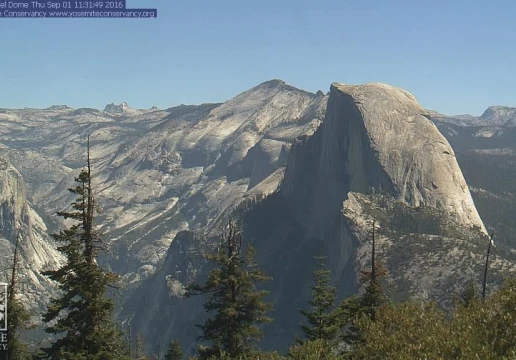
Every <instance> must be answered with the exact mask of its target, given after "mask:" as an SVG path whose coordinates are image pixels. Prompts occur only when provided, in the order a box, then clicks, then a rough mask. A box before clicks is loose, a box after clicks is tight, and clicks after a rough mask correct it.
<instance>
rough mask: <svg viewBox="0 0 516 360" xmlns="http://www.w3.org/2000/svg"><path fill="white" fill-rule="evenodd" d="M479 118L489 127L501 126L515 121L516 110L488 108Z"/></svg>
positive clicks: (507, 107)
mask: <svg viewBox="0 0 516 360" xmlns="http://www.w3.org/2000/svg"><path fill="white" fill-rule="evenodd" d="M480 118H481V119H482V120H484V121H486V122H489V123H490V124H491V125H503V124H505V123H507V122H509V121H511V120H512V121H514V120H516V108H515V107H509V106H489V107H488V108H487V109H486V110H485V111H484V113H483V114H482V115H481V116H480Z"/></svg>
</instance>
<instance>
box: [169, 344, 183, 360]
mask: <svg viewBox="0 0 516 360" xmlns="http://www.w3.org/2000/svg"><path fill="white" fill-rule="evenodd" d="M182 359H183V350H181V344H179V341H177V340H174V341H171V342H170V343H169V344H168V350H167V353H166V354H165V360H182Z"/></svg>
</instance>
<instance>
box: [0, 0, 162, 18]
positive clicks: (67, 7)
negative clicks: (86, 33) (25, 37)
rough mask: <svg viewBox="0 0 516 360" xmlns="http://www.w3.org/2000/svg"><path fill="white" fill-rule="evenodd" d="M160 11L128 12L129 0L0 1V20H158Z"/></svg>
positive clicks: (132, 10) (135, 10) (137, 10)
mask: <svg viewBox="0 0 516 360" xmlns="http://www.w3.org/2000/svg"><path fill="white" fill-rule="evenodd" d="M157 16H158V11H157V10H156V9H128V8H127V7H126V0H90V1H76V0H0V18H133V19H134V18H155V17H157Z"/></svg>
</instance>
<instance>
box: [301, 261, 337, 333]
mask: <svg viewBox="0 0 516 360" xmlns="http://www.w3.org/2000/svg"><path fill="white" fill-rule="evenodd" d="M316 259H317V260H319V262H318V264H317V269H316V270H314V271H313V276H314V282H315V284H314V285H313V286H312V287H311V290H312V300H310V301H309V304H310V306H311V309H310V310H301V314H303V316H304V317H305V318H306V320H307V321H308V324H309V325H301V329H302V330H303V332H304V334H305V337H306V339H307V340H310V341H313V340H324V341H333V340H334V339H335V337H336V334H337V332H338V331H339V328H340V326H339V313H338V312H336V311H334V310H333V309H332V308H333V306H334V305H335V298H336V288H335V287H333V286H330V280H331V279H330V273H331V272H330V271H329V270H326V269H325V264H324V261H323V260H324V257H316Z"/></svg>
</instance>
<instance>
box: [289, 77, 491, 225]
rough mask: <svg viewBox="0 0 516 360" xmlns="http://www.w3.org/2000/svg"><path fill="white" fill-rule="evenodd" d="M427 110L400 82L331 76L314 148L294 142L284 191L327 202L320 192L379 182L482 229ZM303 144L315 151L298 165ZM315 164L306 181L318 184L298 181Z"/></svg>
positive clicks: (410, 199)
mask: <svg viewBox="0 0 516 360" xmlns="http://www.w3.org/2000/svg"><path fill="white" fill-rule="evenodd" d="M424 113H425V111H424V110H423V109H422V108H421V107H420V106H419V104H418V103H417V101H416V99H415V98H414V97H413V96H412V95H411V94H409V93H408V92H406V91H404V90H402V89H398V88H395V87H392V86H389V85H385V84H368V85H360V86H352V85H344V84H337V83H336V84H333V85H332V87H331V94H330V99H329V101H328V107H327V112H326V118H325V121H324V123H323V125H322V126H321V128H320V129H319V131H318V134H316V136H315V137H314V139H310V142H311V145H310V147H311V148H310V149H306V146H305V148H303V149H299V148H297V149H294V150H293V154H292V157H291V158H290V159H289V167H288V170H287V173H286V175H285V184H284V185H285V186H284V189H285V193H286V194H287V196H289V197H291V198H297V197H298V196H299V195H300V194H299V193H297V192H298V191H301V193H306V192H309V193H311V194H312V195H313V197H314V198H315V199H314V200H313V201H315V202H316V203H317V202H319V203H320V202H324V203H327V201H326V200H321V199H325V198H329V199H330V201H331V198H334V197H335V194H336V193H339V194H341V195H340V196H339V199H338V200H339V201H341V200H342V199H343V198H344V197H345V194H346V193H347V192H349V191H356V192H362V193H367V192H369V191H370V190H371V188H373V187H374V188H376V189H377V190H378V189H379V188H381V189H382V190H385V191H387V192H388V193H390V194H391V195H394V196H395V197H397V198H398V199H399V200H402V201H404V202H405V203H406V204H408V205H409V206H412V207H418V206H422V205H426V206H431V207H435V208H438V209H442V210H445V211H448V212H449V213H451V214H453V216H454V217H455V219H454V220H455V221H457V222H458V223H460V224H462V225H465V226H467V227H471V226H477V227H479V228H481V229H482V230H483V229H484V226H483V224H482V221H481V219H480V217H479V215H478V213H477V210H476V208H475V206H474V204H473V200H472V198H471V195H470V193H469V190H468V186H467V184H466V181H465V180H464V177H463V175H462V172H461V170H460V168H459V166H458V164H457V161H456V159H455V155H454V152H453V150H452V148H451V147H450V145H449V144H448V141H447V140H446V139H445V138H444V137H443V136H442V135H441V133H440V132H439V131H438V130H437V128H436V126H435V125H434V124H433V123H432V122H431V121H430V120H428V119H427V118H426V117H424V116H423V115H422V114H424ZM306 152H311V153H312V155H311V156H310V158H311V160H312V161H313V164H311V166H310V167H308V166H306V163H304V162H303V160H301V169H300V168H299V166H300V165H299V162H300V159H298V158H299V157H301V159H304V157H305V156H304V155H305V153H306ZM296 155H297V156H296ZM299 155H301V156H299ZM303 165H305V166H304V168H303ZM313 166H315V167H313ZM315 168H316V169H317V171H315V172H314V175H311V176H312V177H314V176H315V177H314V179H313V180H312V182H311V183H310V184H307V185H308V186H310V187H312V186H315V189H316V190H315V192H313V191H311V190H309V189H306V188H304V187H303V186H300V187H299V186H298V184H299V181H298V179H299V178H303V177H309V176H310V175H309V172H310V171H311V169H315ZM315 174H316V175H315ZM343 195H344V197H343ZM334 201H335V202H336V201H337V200H334ZM317 211H318V210H315V212H317Z"/></svg>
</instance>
